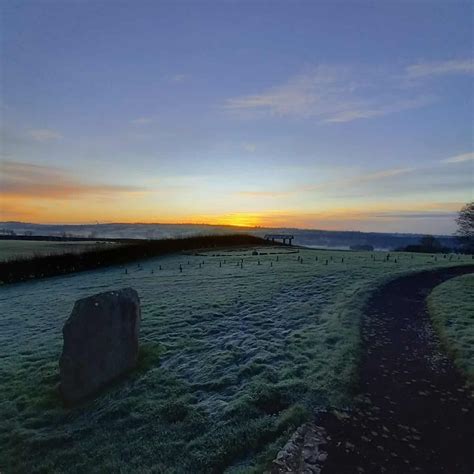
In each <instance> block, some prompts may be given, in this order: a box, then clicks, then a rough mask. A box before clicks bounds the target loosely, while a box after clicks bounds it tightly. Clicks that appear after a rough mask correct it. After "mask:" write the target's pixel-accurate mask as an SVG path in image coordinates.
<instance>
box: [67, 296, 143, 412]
mask: <svg viewBox="0 0 474 474" xmlns="http://www.w3.org/2000/svg"><path fill="white" fill-rule="evenodd" d="M140 318H141V313H140V299H139V297H138V293H137V292H136V291H135V290H134V289H132V288H125V289H122V290H118V291H108V292H106V293H99V294H97V295H94V296H90V297H88V298H83V299H80V300H77V301H76V303H75V305H74V308H73V310H72V313H71V316H69V319H68V320H67V321H66V324H65V325H64V327H63V337H64V345H63V353H62V355H61V359H60V361H59V370H60V379H61V394H62V396H63V398H64V401H65V402H66V403H74V402H77V401H79V400H81V399H82V398H85V397H87V396H89V395H91V394H93V393H94V392H96V391H97V390H99V389H100V388H101V387H103V386H104V385H106V384H107V383H108V382H110V381H111V380H113V379H115V378H116V377H118V376H119V375H121V374H123V373H125V372H127V371H128V370H130V369H132V368H133V367H135V365H136V363H137V357H138V331H139V328H140Z"/></svg>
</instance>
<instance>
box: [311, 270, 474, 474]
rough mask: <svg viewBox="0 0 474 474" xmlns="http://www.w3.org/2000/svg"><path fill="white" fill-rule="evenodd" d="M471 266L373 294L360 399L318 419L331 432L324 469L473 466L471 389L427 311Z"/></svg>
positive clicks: (460, 470) (456, 473) (452, 470)
mask: <svg viewBox="0 0 474 474" xmlns="http://www.w3.org/2000/svg"><path fill="white" fill-rule="evenodd" d="M473 271H474V266H469V267H458V268H452V269H442V270H438V271H430V272H422V273H417V274H415V275H411V276H407V277H403V278H399V279H397V280H394V281H392V282H390V283H388V284H387V285H385V286H384V287H382V288H381V289H380V290H379V291H377V292H376V293H375V294H374V295H373V296H372V298H371V301H370V302H369V304H368V306H367V308H368V309H367V312H366V317H365V318H364V320H363V323H362V340H363V345H364V352H363V356H362V360H361V368H360V377H361V378H360V390H361V394H362V395H361V397H360V403H358V404H357V408H355V409H354V410H353V411H351V412H350V413H337V414H336V416H334V415H332V414H331V415H323V416H322V417H321V419H320V420H318V423H317V424H318V425H322V426H323V427H324V428H325V429H326V432H327V434H328V435H329V437H330V442H329V444H328V445H327V446H326V451H327V454H328V455H327V459H326V462H325V463H324V467H323V470H322V472H323V473H352V472H355V473H357V472H363V473H369V472H370V473H380V472H390V473H408V472H422V473H430V474H431V473H441V472H443V473H448V474H464V473H466V474H468V473H469V474H472V473H473V472H474V411H473V408H474V406H473V398H472V394H470V393H468V391H467V390H466V389H465V387H464V382H465V381H464V380H463V378H462V377H461V376H460V375H459V374H458V372H457V371H456V369H455V368H454V366H453V364H452V362H451V361H450V360H449V359H448V358H447V357H446V355H445V354H444V352H443V351H442V349H441V348H440V345H439V341H438V339H437V337H436V335H435V333H434V331H433V329H432V326H431V323H430V320H429V315H428V314H427V310H426V296H427V295H428V294H429V293H430V291H431V290H432V289H433V288H434V287H435V286H437V285H439V284H440V283H442V282H443V281H445V280H447V279H449V278H452V277H455V276H458V275H462V274H465V273H471V272H473ZM347 415H348V416H347Z"/></svg>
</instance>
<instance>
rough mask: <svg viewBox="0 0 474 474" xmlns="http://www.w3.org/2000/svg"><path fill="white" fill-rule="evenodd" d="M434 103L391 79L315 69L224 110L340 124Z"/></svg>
mask: <svg viewBox="0 0 474 474" xmlns="http://www.w3.org/2000/svg"><path fill="white" fill-rule="evenodd" d="M409 92H411V93H409ZM433 100H434V97H432V96H429V95H426V94H419V93H418V92H416V91H415V93H413V92H412V91H407V89H406V88H402V87H400V84H399V80H396V76H395V75H394V74H390V73H383V72H381V71H380V70H375V69H370V70H369V69H367V70H356V69H351V68H347V67H341V66H319V67H316V68H313V69H312V70H310V71H309V72H306V73H305V74H301V75H298V76H295V77H293V78H290V79H289V80H288V81H287V82H286V83H284V84H281V85H279V86H275V87H272V88H269V89H267V90H264V91H262V92H260V93H258V94H252V95H243V96H240V97H234V98H230V99H227V101H226V102H225V103H224V106H223V107H224V109H225V110H227V111H228V112H231V113H234V114H238V115H240V116H243V117H247V116H250V117H259V116H275V117H300V118H308V117H315V118H317V119H318V120H319V121H321V122H326V123H342V122H351V121H353V120H358V119H368V118H373V117H381V116H384V115H388V114H392V113H396V112H401V111H403V110H409V109H416V108H420V107H424V106H426V105H427V104H430V103H431V102H433Z"/></svg>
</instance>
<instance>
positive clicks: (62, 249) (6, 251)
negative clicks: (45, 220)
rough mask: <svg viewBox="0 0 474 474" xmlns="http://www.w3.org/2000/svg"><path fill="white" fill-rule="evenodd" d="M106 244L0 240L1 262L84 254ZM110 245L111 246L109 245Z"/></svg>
mask: <svg viewBox="0 0 474 474" xmlns="http://www.w3.org/2000/svg"><path fill="white" fill-rule="evenodd" d="M104 245H106V244H104V243H98V242H95V241H90V242H51V241H42V240H0V262H4V261H7V260H13V259H18V258H31V257H34V256H38V255H53V254H54V255H56V254H62V253H70V252H84V251H85V250H91V248H94V247H96V248H97V247H101V246H104ZM107 245H110V244H107Z"/></svg>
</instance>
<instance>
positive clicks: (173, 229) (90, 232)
mask: <svg viewBox="0 0 474 474" xmlns="http://www.w3.org/2000/svg"><path fill="white" fill-rule="evenodd" d="M2 231H3V233H4V234H5V232H11V231H13V232H15V233H16V234H17V235H18V236H22V235H25V234H32V236H35V235H41V236H57V237H61V236H69V237H86V238H91V239H100V238H121V239H168V238H182V237H191V236H196V235H211V234H217V235H223V234H235V233H242V234H251V235H255V236H257V237H265V235H267V234H281V233H284V234H291V235H294V237H295V239H294V241H293V243H294V245H304V246H310V247H311V246H313V247H320V248H324V247H328V248H338V249H341V250H343V249H348V248H349V247H350V246H354V245H371V246H373V247H374V249H377V250H393V249H396V248H401V247H405V246H407V245H414V244H418V243H419V240H420V238H421V237H422V235H421V234H409V233H407V234H396V233H384V232H351V231H330V230H317V229H294V228H281V227H280V228H265V227H241V226H239V227H237V226H217V225H204V224H202V225H200V224H141V223H137V224H121V223H110V224H91V225H87V224H86V225H50V224H43V225H41V224H29V223H22V222H3V223H1V222H0V238H1V235H2ZM437 237H438V240H439V241H440V243H441V244H442V245H443V246H446V247H450V248H456V247H457V246H458V242H457V241H456V239H455V237H453V236H447V235H443V236H437Z"/></svg>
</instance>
